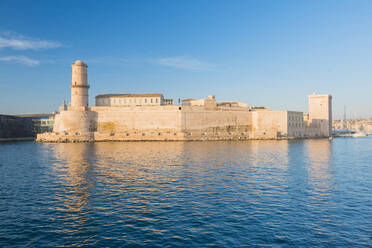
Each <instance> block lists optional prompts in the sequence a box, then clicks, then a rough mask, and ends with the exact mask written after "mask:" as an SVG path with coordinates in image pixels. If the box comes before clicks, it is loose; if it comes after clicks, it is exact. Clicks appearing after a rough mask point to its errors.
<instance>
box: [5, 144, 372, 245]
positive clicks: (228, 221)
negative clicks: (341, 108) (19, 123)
mask: <svg viewBox="0 0 372 248" xmlns="http://www.w3.org/2000/svg"><path fill="white" fill-rule="evenodd" d="M56 246H57V247H58V246H59V247H60V246H65V247H72V246H73V247H92V246H96V247H133V246H134V247H136V246H137V247H143V246H145V247H206V246H208V247H209V246H213V247H241V246H257V247H272V246H277V247H286V246H300V247H352V246H353V247H358V246H360V247H368V246H369V247H371V246H372V139H371V138H360V139H341V138H340V139H335V140H333V141H329V140H326V139H325V140H304V141H249V142H186V143H183V142H164V143H163V142H147V143H95V144H93V143H83V144H39V143H33V142H18V143H0V247H56Z"/></svg>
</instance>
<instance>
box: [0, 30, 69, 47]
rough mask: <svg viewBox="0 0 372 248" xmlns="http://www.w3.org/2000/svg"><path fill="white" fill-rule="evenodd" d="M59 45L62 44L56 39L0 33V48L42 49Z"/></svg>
mask: <svg viewBox="0 0 372 248" xmlns="http://www.w3.org/2000/svg"><path fill="white" fill-rule="evenodd" d="M60 46H62V44H61V43H59V42H56V41H48V40H37V39H30V38H26V37H24V36H22V35H17V34H10V33H0V48H12V49H14V50H27V49H30V50H42V49H49V48H56V47H60Z"/></svg>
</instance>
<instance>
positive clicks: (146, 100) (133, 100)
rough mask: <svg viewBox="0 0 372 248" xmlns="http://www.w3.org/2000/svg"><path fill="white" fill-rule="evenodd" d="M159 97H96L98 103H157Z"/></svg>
mask: <svg viewBox="0 0 372 248" xmlns="http://www.w3.org/2000/svg"><path fill="white" fill-rule="evenodd" d="M159 100H160V99H159V98H128V99H127V98H122V99H97V103H98V104H109V103H112V104H127V103H128V104H131V103H134V104H137V103H138V104H142V103H144V104H148V103H159Z"/></svg>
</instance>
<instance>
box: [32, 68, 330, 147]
mask: <svg viewBox="0 0 372 248" xmlns="http://www.w3.org/2000/svg"><path fill="white" fill-rule="evenodd" d="M72 68H73V69H72V70H73V77H72V84H71V104H70V106H69V107H68V108H67V109H65V108H62V109H60V113H59V114H57V115H56V116H55V124H54V128H53V132H51V133H44V134H39V135H38V137H37V141H41V142H85V141H158V140H163V141H164V140H169V141H170V140H174V141H187V140H247V139H288V138H310V137H327V136H329V134H330V132H329V130H328V131H327V130H326V129H327V127H328V126H327V125H325V124H324V123H328V122H327V121H329V120H330V119H331V117H330V116H329V114H331V112H329V110H331V106H327V107H326V108H324V107H322V108H321V107H318V108H317V107H313V108H312V110H313V112H312V113H310V114H309V115H304V114H303V113H302V112H293V111H270V110H268V109H263V110H255V109H253V108H251V107H249V106H248V105H247V104H244V103H239V102H229V104H226V102H223V103H218V102H216V99H215V97H214V96H209V97H208V98H205V99H198V100H194V99H187V100H185V101H184V102H183V105H177V106H176V105H170V104H169V103H170V102H171V101H169V100H168V101H163V100H164V98H163V96H162V94H160V95H158V96H159V103H161V104H157V105H150V106H149V105H148V104H147V103H146V104H143V105H141V104H140V102H137V101H136V105H133V104H130V105H128V104H125V103H127V102H129V100H130V98H132V99H134V98H136V97H137V99H139V98H140V97H142V98H143V97H148V96H149V95H151V94H148V95H146V94H140V95H136V94H123V95H119V94H115V95H99V96H100V97H99V99H105V100H106V99H109V101H108V102H111V103H113V104H110V106H102V105H106V104H97V103H96V105H98V106H92V107H89V106H88V102H87V101H88V89H89V85H88V82H87V74H86V69H87V65H85V64H84V63H83V62H82V61H76V62H75V63H74V64H73V65H72ZM77 68H78V69H77ZM79 73H81V74H83V75H80V76H79V75H78V74H79ZM76 89H77V90H76ZM152 96H154V95H152ZM313 96H319V97H318V98H319V99H323V98H324V99H325V98H327V99H329V95H313ZM110 97H115V99H126V101H125V102H124V100H123V101H121V102H120V101H118V102H116V101H113V100H112V99H111V100H110ZM318 98H317V99H318ZM96 99H97V98H96ZM311 99H313V98H311ZM142 101H143V102H144V99H142ZM327 101H328V100H327ZM327 101H323V100H321V104H325V103H326V102H327ZM101 102H103V101H102V100H101ZM154 102H155V101H154ZM73 103H74V104H73ZM116 103H118V104H116ZM120 103H121V104H120ZM309 103H311V104H320V103H319V101H315V103H314V102H313V101H311V100H310V97H309ZM328 103H330V102H329V101H328ZM324 111H327V113H324ZM327 114H328V116H327ZM313 117H316V118H317V119H316V121H313ZM321 118H325V119H321ZM327 118H328V119H327ZM320 119H321V120H322V121H320V122H319V120H320ZM327 132H328V133H327Z"/></svg>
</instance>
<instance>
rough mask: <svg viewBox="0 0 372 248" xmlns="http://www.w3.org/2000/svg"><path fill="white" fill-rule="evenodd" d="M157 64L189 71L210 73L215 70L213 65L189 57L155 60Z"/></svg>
mask: <svg viewBox="0 0 372 248" xmlns="http://www.w3.org/2000/svg"><path fill="white" fill-rule="evenodd" d="M155 63H157V64H159V65H164V66H169V67H174V68H179V69H188V70H198V71H209V70H211V69H212V68H213V65H212V64H209V63H207V62H203V61H200V60H199V59H196V58H191V57H188V56H177V57H163V58H159V59H156V60H155Z"/></svg>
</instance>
